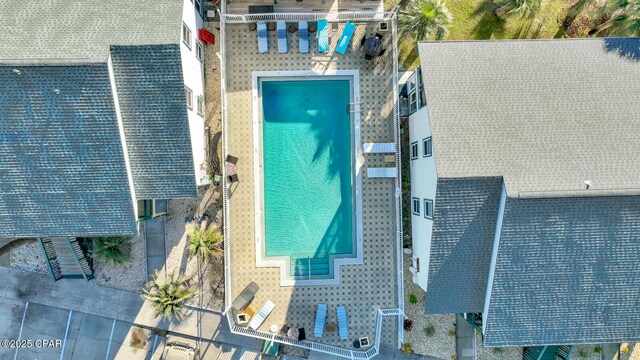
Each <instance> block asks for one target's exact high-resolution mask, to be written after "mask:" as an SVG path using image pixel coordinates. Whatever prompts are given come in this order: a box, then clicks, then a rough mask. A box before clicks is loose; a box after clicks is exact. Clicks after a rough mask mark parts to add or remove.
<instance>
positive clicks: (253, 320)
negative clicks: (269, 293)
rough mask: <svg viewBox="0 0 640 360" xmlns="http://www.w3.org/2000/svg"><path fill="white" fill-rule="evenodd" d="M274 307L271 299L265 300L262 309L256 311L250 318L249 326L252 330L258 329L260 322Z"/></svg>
mask: <svg viewBox="0 0 640 360" xmlns="http://www.w3.org/2000/svg"><path fill="white" fill-rule="evenodd" d="M275 307H276V304H274V303H273V302H272V301H271V300H267V302H266V303H265V304H264V306H263V307H262V309H260V311H258V313H257V314H255V315H254V316H253V317H252V318H251V321H250V322H249V327H250V328H252V329H253V330H258V328H259V327H260V325H262V323H263V322H264V321H265V320H266V319H267V316H269V314H271V312H272V311H273V309H274V308H275Z"/></svg>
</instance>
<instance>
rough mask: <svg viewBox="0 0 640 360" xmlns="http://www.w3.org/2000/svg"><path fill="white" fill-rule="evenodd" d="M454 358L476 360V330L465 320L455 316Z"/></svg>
mask: <svg viewBox="0 0 640 360" xmlns="http://www.w3.org/2000/svg"><path fill="white" fill-rule="evenodd" d="M456 358H457V359H458V360H476V358H477V356H476V329H475V328H474V327H473V326H471V324H469V322H468V321H467V320H465V318H463V317H462V316H460V315H456Z"/></svg>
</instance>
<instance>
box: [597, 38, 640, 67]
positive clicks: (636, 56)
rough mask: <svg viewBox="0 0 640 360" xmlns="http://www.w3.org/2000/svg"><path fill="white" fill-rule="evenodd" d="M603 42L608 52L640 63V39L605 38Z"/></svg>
mask: <svg viewBox="0 0 640 360" xmlns="http://www.w3.org/2000/svg"><path fill="white" fill-rule="evenodd" d="M603 42H604V48H605V50H606V51H607V52H613V53H616V54H617V55H618V56H620V57H623V58H626V59H629V60H632V61H635V62H640V38H604V39H603Z"/></svg>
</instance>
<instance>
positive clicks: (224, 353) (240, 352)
mask: <svg viewBox="0 0 640 360" xmlns="http://www.w3.org/2000/svg"><path fill="white" fill-rule="evenodd" d="M0 323H1V324H2V326H0V339H3V340H4V339H14V340H19V341H18V342H17V344H15V343H13V344H7V343H6V341H4V342H3V343H2V347H0V359H29V360H30V359H39V360H49V359H56V360H64V359H69V360H74V359H82V360H84V359H106V360H108V359H127V360H128V359H133V360H135V359H154V360H155V359H161V355H162V353H163V351H164V350H165V346H166V345H167V344H168V343H173V342H179V343H182V344H186V345H188V346H190V347H192V348H195V349H198V353H199V354H198V357H197V358H199V359H203V360H222V359H229V360H235V359H242V360H245V359H246V360H249V359H251V360H253V359H257V358H258V353H257V352H256V351H255V350H247V349H243V348H241V347H232V346H230V345H226V344H219V343H209V342H203V343H200V342H198V341H196V340H195V339H192V338H187V337H181V336H177V335H174V334H168V335H167V334H165V333H162V332H159V333H155V332H153V331H151V329H146V328H141V327H137V326H134V325H133V324H130V323H127V322H124V321H120V320H115V319H110V318H106V317H102V316H97V315H92V314H86V313H82V312H77V311H71V310H66V309H60V308H56V307H53V306H47V305H41V304H37V303H30V302H23V301H19V300H13V299H9V298H0ZM16 345H19V347H18V348H16ZM8 346H11V347H8Z"/></svg>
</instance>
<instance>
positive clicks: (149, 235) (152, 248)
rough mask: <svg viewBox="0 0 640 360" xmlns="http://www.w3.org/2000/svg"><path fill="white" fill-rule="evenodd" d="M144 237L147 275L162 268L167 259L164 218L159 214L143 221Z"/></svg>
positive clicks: (151, 274)
mask: <svg viewBox="0 0 640 360" xmlns="http://www.w3.org/2000/svg"><path fill="white" fill-rule="evenodd" d="M144 238H145V241H146V243H147V277H148V278H149V279H151V278H152V277H153V274H154V273H155V272H156V270H161V269H162V268H164V264H165V261H166V260H167V252H166V249H165V218H164V216H159V217H157V218H153V219H149V220H146V221H145V222H144Z"/></svg>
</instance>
